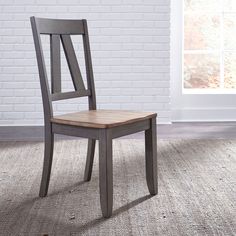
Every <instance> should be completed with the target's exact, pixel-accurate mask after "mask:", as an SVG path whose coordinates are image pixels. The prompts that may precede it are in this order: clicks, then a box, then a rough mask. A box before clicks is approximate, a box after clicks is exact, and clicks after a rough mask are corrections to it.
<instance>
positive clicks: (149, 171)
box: [145, 118, 158, 195]
mask: <svg viewBox="0 0 236 236" xmlns="http://www.w3.org/2000/svg"><path fill="white" fill-rule="evenodd" d="M145 160H146V180H147V186H148V189H149V192H150V194H151V195H156V194H157V192H158V186H157V185H158V183H157V136H156V118H152V119H150V129H148V130H145Z"/></svg>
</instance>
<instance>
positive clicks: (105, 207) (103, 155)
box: [99, 129, 113, 218]
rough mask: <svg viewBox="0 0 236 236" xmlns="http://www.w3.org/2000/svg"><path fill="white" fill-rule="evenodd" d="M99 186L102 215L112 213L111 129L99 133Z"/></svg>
mask: <svg viewBox="0 0 236 236" xmlns="http://www.w3.org/2000/svg"><path fill="white" fill-rule="evenodd" d="M99 188H100V202H101V209H102V215H103V217H105V218H108V217H110V216H111V215H112V205H113V166H112V138H111V133H110V130H109V129H101V130H100V133H99Z"/></svg>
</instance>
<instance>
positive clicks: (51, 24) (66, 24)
mask: <svg viewBox="0 0 236 236" xmlns="http://www.w3.org/2000/svg"><path fill="white" fill-rule="evenodd" d="M30 21H31V26H32V31H33V38H34V44H35V50H36V56H37V63H38V70H39V77H40V86H41V92H42V100H43V108H44V123H45V150H44V164H43V173H42V180H41V187H40V192H39V196H40V197H44V196H46V195H47V192H48V185H49V179H50V172H51V166H52V158H53V143H54V134H63V135H70V136H78V137H83V138H88V151H87V160H86V167H85V173H84V180H85V181H89V180H90V179H91V173H92V166H93V158H94V150H95V141H96V140H99V188H100V202H101V209H102V214H103V216H104V217H110V216H111V214H112V205H113V176H112V175H113V172H112V140H113V139H114V138H118V137H121V136H124V135H128V134H132V133H135V132H140V131H145V150H146V155H145V156H146V180H147V186H148V189H149V192H150V194H152V195H155V194H157V150H156V149H157V148H156V142H157V140H156V113H150V112H134V111H117V110H96V96H95V87H94V79H93V70H92V60H91V53H90V45H89V37H88V29H87V22H86V20H59V19H44V18H35V17H31V18H30ZM40 34H47V35H49V36H50V53H51V54H50V55H51V92H50V91H49V84H48V79H47V73H46V68H45V62H44V57H43V51H42V45H41V39H40ZM70 35H82V37H83V46H84V55H85V65H86V75H87V89H86V88H85V86H84V83H83V80H82V77H81V72H80V68H79V65H78V62H77V58H76V54H75V51H74V48H73V44H72V41H71V37H70ZM60 41H61V42H62V45H63V49H64V52H65V56H66V60H67V63H68V67H69V70H70V74H71V77H72V81H73V85H74V88H75V91H71V92H62V91H61V62H60ZM84 96H87V97H88V105H89V110H88V111H79V112H76V113H71V114H65V115H60V116H53V110H52V102H53V101H58V100H62V99H69V98H77V97H84Z"/></svg>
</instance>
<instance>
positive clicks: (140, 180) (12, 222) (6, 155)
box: [0, 139, 236, 236]
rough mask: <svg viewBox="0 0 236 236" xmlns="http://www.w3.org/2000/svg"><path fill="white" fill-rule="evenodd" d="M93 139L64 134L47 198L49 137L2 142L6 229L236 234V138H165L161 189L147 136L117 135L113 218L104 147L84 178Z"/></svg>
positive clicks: (0, 229) (1, 212) (0, 208)
mask: <svg viewBox="0 0 236 236" xmlns="http://www.w3.org/2000/svg"><path fill="white" fill-rule="evenodd" d="M86 144H87V142H86V140H78V139H76V140H60V141H57V142H56V144H55V150H54V162H53V166H52V176H51V181H50V186H49V194H48V196H47V197H46V198H39V197H38V191H39V184H40V178H41V170H42V163H43V143H42V142H1V143H0V235H4V236H7V235H20V236H25V235H29V236H35V235H37V236H38V235H55V236H57V235H59V236H60V235H63V236H67V235H73V236H78V235H101V236H104V235H105V236H106V235H122V236H124V235H135V236H136V235H161V236H163V235H164V236H165V235H167V236H168V235H171V236H175V235H176V236H180V235H191V236H192V235H200V236H202V235H207V236H208V235H227V236H229V235H236V140H191V139H186V140H173V139H172V140H158V177H159V193H158V195H156V196H153V197H151V196H150V195H149V192H148V189H147V185H146V180H145V160H144V140H142V139H136V140H135V139H118V140H114V145H113V147H114V151H113V160H114V161H113V163H114V213H113V216H112V217H111V218H110V219H103V218H102V215H101V210H100V202H99V188H98V186H99V184H98V152H97V151H98V150H97V149H96V155H95V163H94V168H93V174H92V180H91V181H90V182H83V171H84V167H85V160H86V150H87V149H86Z"/></svg>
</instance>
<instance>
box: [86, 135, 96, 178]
mask: <svg viewBox="0 0 236 236" xmlns="http://www.w3.org/2000/svg"><path fill="white" fill-rule="evenodd" d="M95 144H96V140H95V139H89V140H88V149H87V159H86V166H85V171H84V181H90V180H91V175H92V170H93V160H94V152H95Z"/></svg>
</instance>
